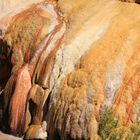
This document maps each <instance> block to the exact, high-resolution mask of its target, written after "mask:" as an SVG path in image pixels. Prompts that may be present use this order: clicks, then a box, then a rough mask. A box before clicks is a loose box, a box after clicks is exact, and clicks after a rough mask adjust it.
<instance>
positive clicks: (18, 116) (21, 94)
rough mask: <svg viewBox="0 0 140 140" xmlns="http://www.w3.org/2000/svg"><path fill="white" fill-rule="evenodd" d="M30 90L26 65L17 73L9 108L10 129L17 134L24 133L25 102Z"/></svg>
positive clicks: (29, 79)
mask: <svg viewBox="0 0 140 140" xmlns="http://www.w3.org/2000/svg"><path fill="white" fill-rule="evenodd" d="M30 88H31V78H30V74H29V71H28V64H26V65H24V66H22V68H21V69H19V71H18V75H17V81H16V85H15V90H14V93H13V95H12V98H11V101H10V106H9V124H10V129H11V130H12V131H14V132H19V134H22V133H23V132H24V125H25V110H26V100H27V95H28V92H29V90H30Z"/></svg>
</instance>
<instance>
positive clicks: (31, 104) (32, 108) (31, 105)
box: [29, 99, 37, 125]
mask: <svg viewBox="0 0 140 140" xmlns="http://www.w3.org/2000/svg"><path fill="white" fill-rule="evenodd" d="M36 111H37V105H36V104H35V103H34V102H33V100H32V99H30V100H29V112H30V113H31V122H30V124H29V125H31V124H33V121H34V120H33V119H34V115H35V114H36Z"/></svg>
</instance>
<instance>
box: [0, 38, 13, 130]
mask: <svg viewBox="0 0 140 140" xmlns="http://www.w3.org/2000/svg"><path fill="white" fill-rule="evenodd" d="M10 48H11V47H10V46H9V45H8V44H7V43H6V42H4V41H3V40H2V39H0V93H1V94H0V130H5V128H7V127H8V121H7V120H8V110H7V109H6V108H5V102H4V89H5V86H6V84H7V81H8V80H9V78H10V76H11V70H12V64H11V50H10ZM7 130H8V129H7Z"/></svg>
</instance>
